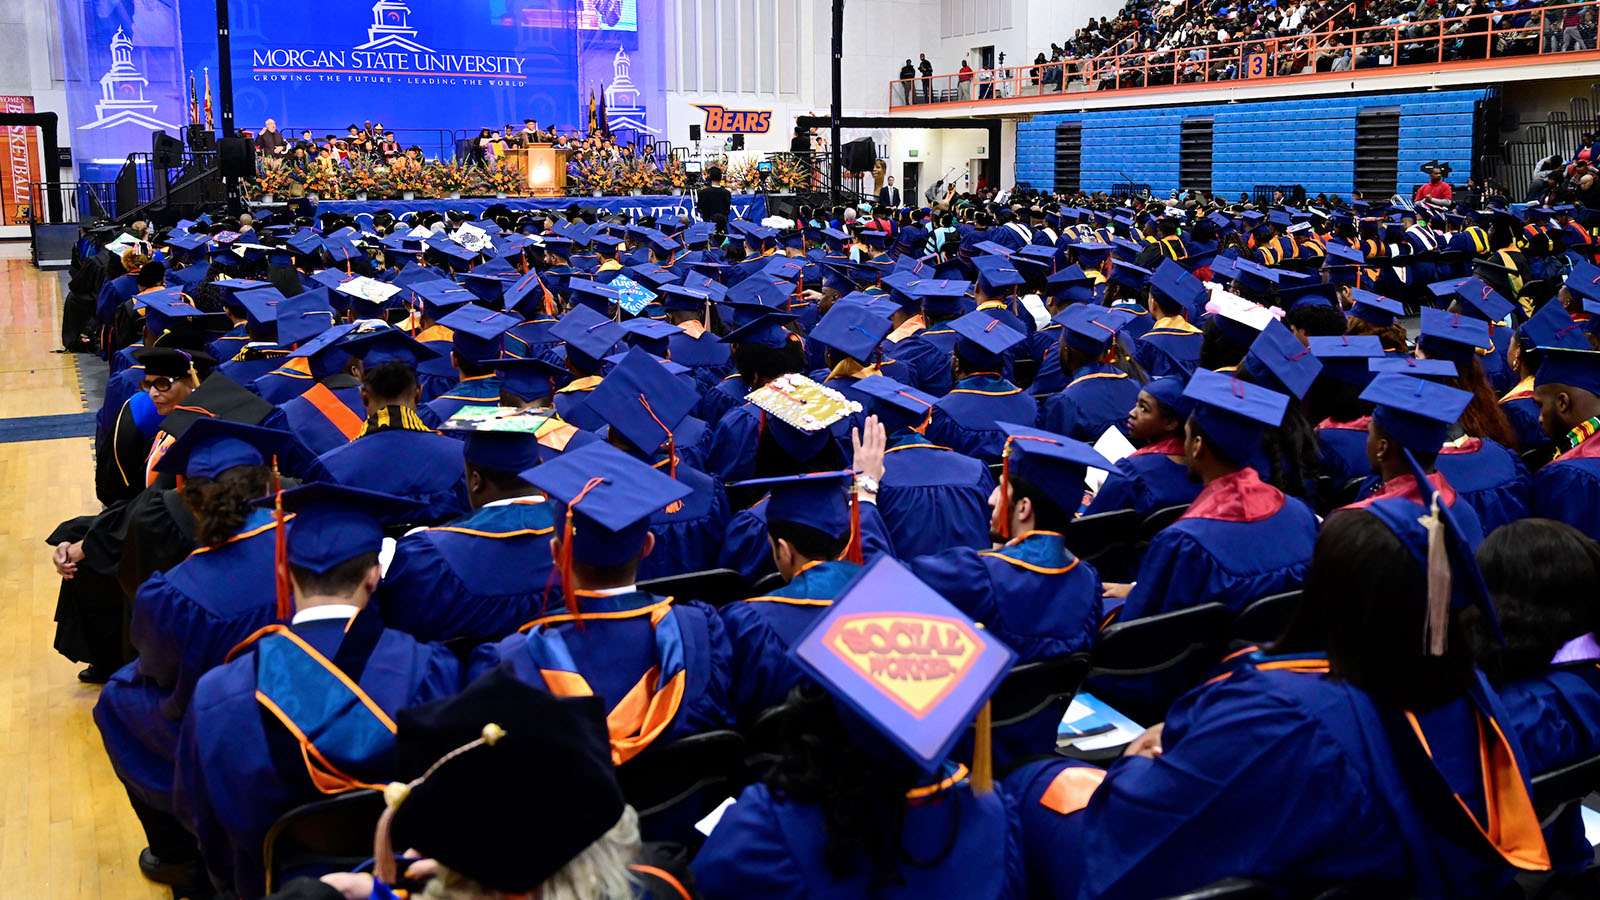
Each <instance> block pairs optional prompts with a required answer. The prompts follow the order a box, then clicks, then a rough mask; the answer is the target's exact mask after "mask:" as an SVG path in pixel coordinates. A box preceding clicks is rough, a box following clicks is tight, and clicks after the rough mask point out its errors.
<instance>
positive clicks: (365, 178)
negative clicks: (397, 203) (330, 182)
mask: <svg viewBox="0 0 1600 900" xmlns="http://www.w3.org/2000/svg"><path fill="white" fill-rule="evenodd" d="M339 190H340V191H341V192H342V193H343V194H344V196H345V197H347V198H354V197H355V196H356V195H358V194H367V195H369V196H386V195H388V194H389V192H390V191H391V190H392V188H391V186H390V179H389V169H388V168H387V167H384V166H373V167H366V166H358V167H356V168H353V169H350V170H349V171H347V172H345V174H344V177H343V178H342V179H340V181H339Z"/></svg>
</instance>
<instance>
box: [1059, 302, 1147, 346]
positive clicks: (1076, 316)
mask: <svg viewBox="0 0 1600 900" xmlns="http://www.w3.org/2000/svg"><path fill="white" fill-rule="evenodd" d="M1131 316H1132V314H1131V313H1128V312H1126V311H1122V310H1114V309H1106V308H1104V307H1099V306H1092V305H1090V304H1086V303H1074V304H1073V305H1071V306H1069V307H1067V308H1066V309H1064V310H1062V311H1061V312H1059V313H1057V314H1056V316H1055V318H1053V319H1051V321H1052V322H1055V323H1056V324H1058V325H1060V326H1061V339H1062V340H1063V341H1065V342H1066V344H1067V346H1068V347H1071V348H1072V349H1074V350H1077V351H1078V352H1079V353H1083V354H1085V355H1087V356H1089V357H1090V358H1092V359H1099V358H1100V357H1101V356H1104V355H1105V352H1106V351H1107V350H1108V349H1110V347H1111V342H1112V341H1114V340H1116V338H1117V329H1118V328H1121V327H1122V326H1123V325H1124V324H1126V322H1127V321H1128V319H1129V318H1131Z"/></svg>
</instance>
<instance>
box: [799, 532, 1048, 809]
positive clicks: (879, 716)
mask: <svg viewBox="0 0 1600 900" xmlns="http://www.w3.org/2000/svg"><path fill="white" fill-rule="evenodd" d="M886 634H887V635H906V636H907V638H906V639H901V640H891V641H890V642H889V644H888V645H887V646H888V648H889V651H888V653H887V654H886V653H885V652H884V650H883V648H884V647H885V644H884V643H883V640H884V639H883V637H882V635H886ZM791 652H792V654H793V658H794V660H795V661H796V662H797V663H798V664H799V666H800V667H801V668H802V669H803V670H804V671H805V672H806V673H807V674H808V675H810V676H811V677H812V678H813V679H815V680H816V681H817V682H818V683H819V684H821V685H822V686H823V688H824V689H826V690H827V691H828V692H829V693H830V694H831V695H832V696H833V698H834V700H835V703H836V704H837V706H838V707H839V712H840V718H841V721H842V722H843V723H844V725H845V728H846V731H847V732H848V733H849V734H850V735H851V737H852V739H853V740H854V741H855V742H856V743H857V744H858V746H860V747H861V748H862V749H863V750H865V751H866V752H868V753H869V754H872V755H874V756H884V757H886V759H885V761H886V762H888V763H890V764H892V763H893V761H894V760H903V761H906V762H909V763H911V764H912V765H914V766H916V767H917V768H918V769H920V770H922V771H924V772H932V771H934V770H935V769H937V768H938V766H939V764H940V763H942V762H943V761H944V759H945V757H946V756H948V755H949V753H950V750H951V748H952V747H954V746H955V743H956V741H957V740H958V739H959V738H960V737H961V735H962V734H963V733H964V732H965V731H966V729H967V727H968V726H969V725H970V724H972V721H973V718H974V716H975V715H976V714H977V712H978V710H979V709H980V708H981V707H983V706H984V704H986V703H987V702H988V699H989V697H990V696H991V695H992V694H993V693H994V691H995V689H996V688H997V687H998V686H999V684H1000V681H1001V679H1003V678H1004V677H1005V675H1006V673H1007V672H1008V671H1009V670H1010V668H1011V665H1012V663H1013V662H1014V661H1015V659H1016V654H1015V653H1013V652H1012V651H1011V650H1010V648H1008V647H1006V646H1005V645H1004V644H1003V643H1001V642H1000V641H999V640H998V639H997V638H995V636H994V634H993V633H992V632H990V631H987V630H985V629H983V628H981V627H980V626H978V625H977V623H975V622H973V621H972V620H971V619H970V618H968V617H967V616H966V615H965V614H964V613H962V612H961V611H960V610H959V609H957V608H956V607H955V606H953V605H951V604H950V602H949V601H947V600H945V599H944V598H943V597H941V596H939V594H938V593H937V592H935V591H934V590H933V589H932V588H929V587H928V586H927V585H926V584H923V583H922V582H921V581H919V580H918V579H917V577H916V576H915V575H913V574H912V573H911V572H910V570H908V569H906V568H905V567H904V566H902V565H900V564H899V563H898V562H896V561H894V560H892V559H890V558H888V557H881V558H879V559H877V560H875V561H874V562H873V563H872V565H870V566H868V567H867V568H866V570H865V571H863V572H862V573H861V574H860V575H859V576H857V578H856V580H855V581H853V582H852V583H851V584H850V586H849V587H848V588H847V589H846V590H845V591H844V593H843V594H841V595H840V596H839V598H838V599H836V600H835V601H834V602H833V604H832V605H831V606H830V607H829V608H828V609H827V610H826V612H825V613H824V614H823V615H822V616H821V617H819V618H818V619H817V620H816V622H814V623H813V624H812V626H811V628H810V629H809V630H808V631H806V633H805V634H804V636H802V637H801V638H800V639H799V641H798V642H796V643H795V645H794V647H793V650H792V651H791ZM977 743H978V747H977V750H976V752H975V757H974V763H973V765H974V769H975V771H974V773H973V787H974V789H975V790H976V791H978V792H979V793H984V792H987V791H988V790H990V789H991V787H992V772H991V771H989V766H988V760H989V750H988V734H987V718H986V717H979V734H978V742H977Z"/></svg>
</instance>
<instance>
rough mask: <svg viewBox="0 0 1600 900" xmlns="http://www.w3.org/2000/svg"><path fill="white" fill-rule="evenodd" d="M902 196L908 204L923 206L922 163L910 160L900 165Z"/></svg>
mask: <svg viewBox="0 0 1600 900" xmlns="http://www.w3.org/2000/svg"><path fill="white" fill-rule="evenodd" d="M900 184H901V190H900V197H901V201H902V202H903V203H905V205H907V206H921V205H922V200H921V199H920V197H921V195H920V193H919V191H920V189H921V186H922V163H914V162H908V163H903V164H901V166H900Z"/></svg>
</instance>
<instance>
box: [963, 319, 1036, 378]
mask: <svg viewBox="0 0 1600 900" xmlns="http://www.w3.org/2000/svg"><path fill="white" fill-rule="evenodd" d="M950 328H951V330H953V331H954V332H955V333H956V344H955V350H956V353H957V354H958V355H960V357H961V359H962V360H963V361H965V362H966V364H967V365H969V366H973V367H975V368H977V369H980V370H990V369H994V370H998V369H999V368H1000V366H1001V364H1002V362H1003V361H1004V356H1005V354H1006V351H1008V350H1010V349H1011V348H1012V347H1015V346H1016V345H1017V344H1020V343H1022V342H1023V341H1024V340H1026V338H1027V336H1026V335H1024V334H1022V333H1021V332H1019V331H1017V330H1016V329H1014V328H1012V327H1011V326H1010V325H1007V324H1006V323H1004V322H1002V321H1000V320H999V319H997V318H995V317H993V316H991V315H989V314H988V313H986V312H970V313H967V314H966V315H964V316H962V317H961V318H959V319H956V320H955V321H953V322H951V323H950Z"/></svg>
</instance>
